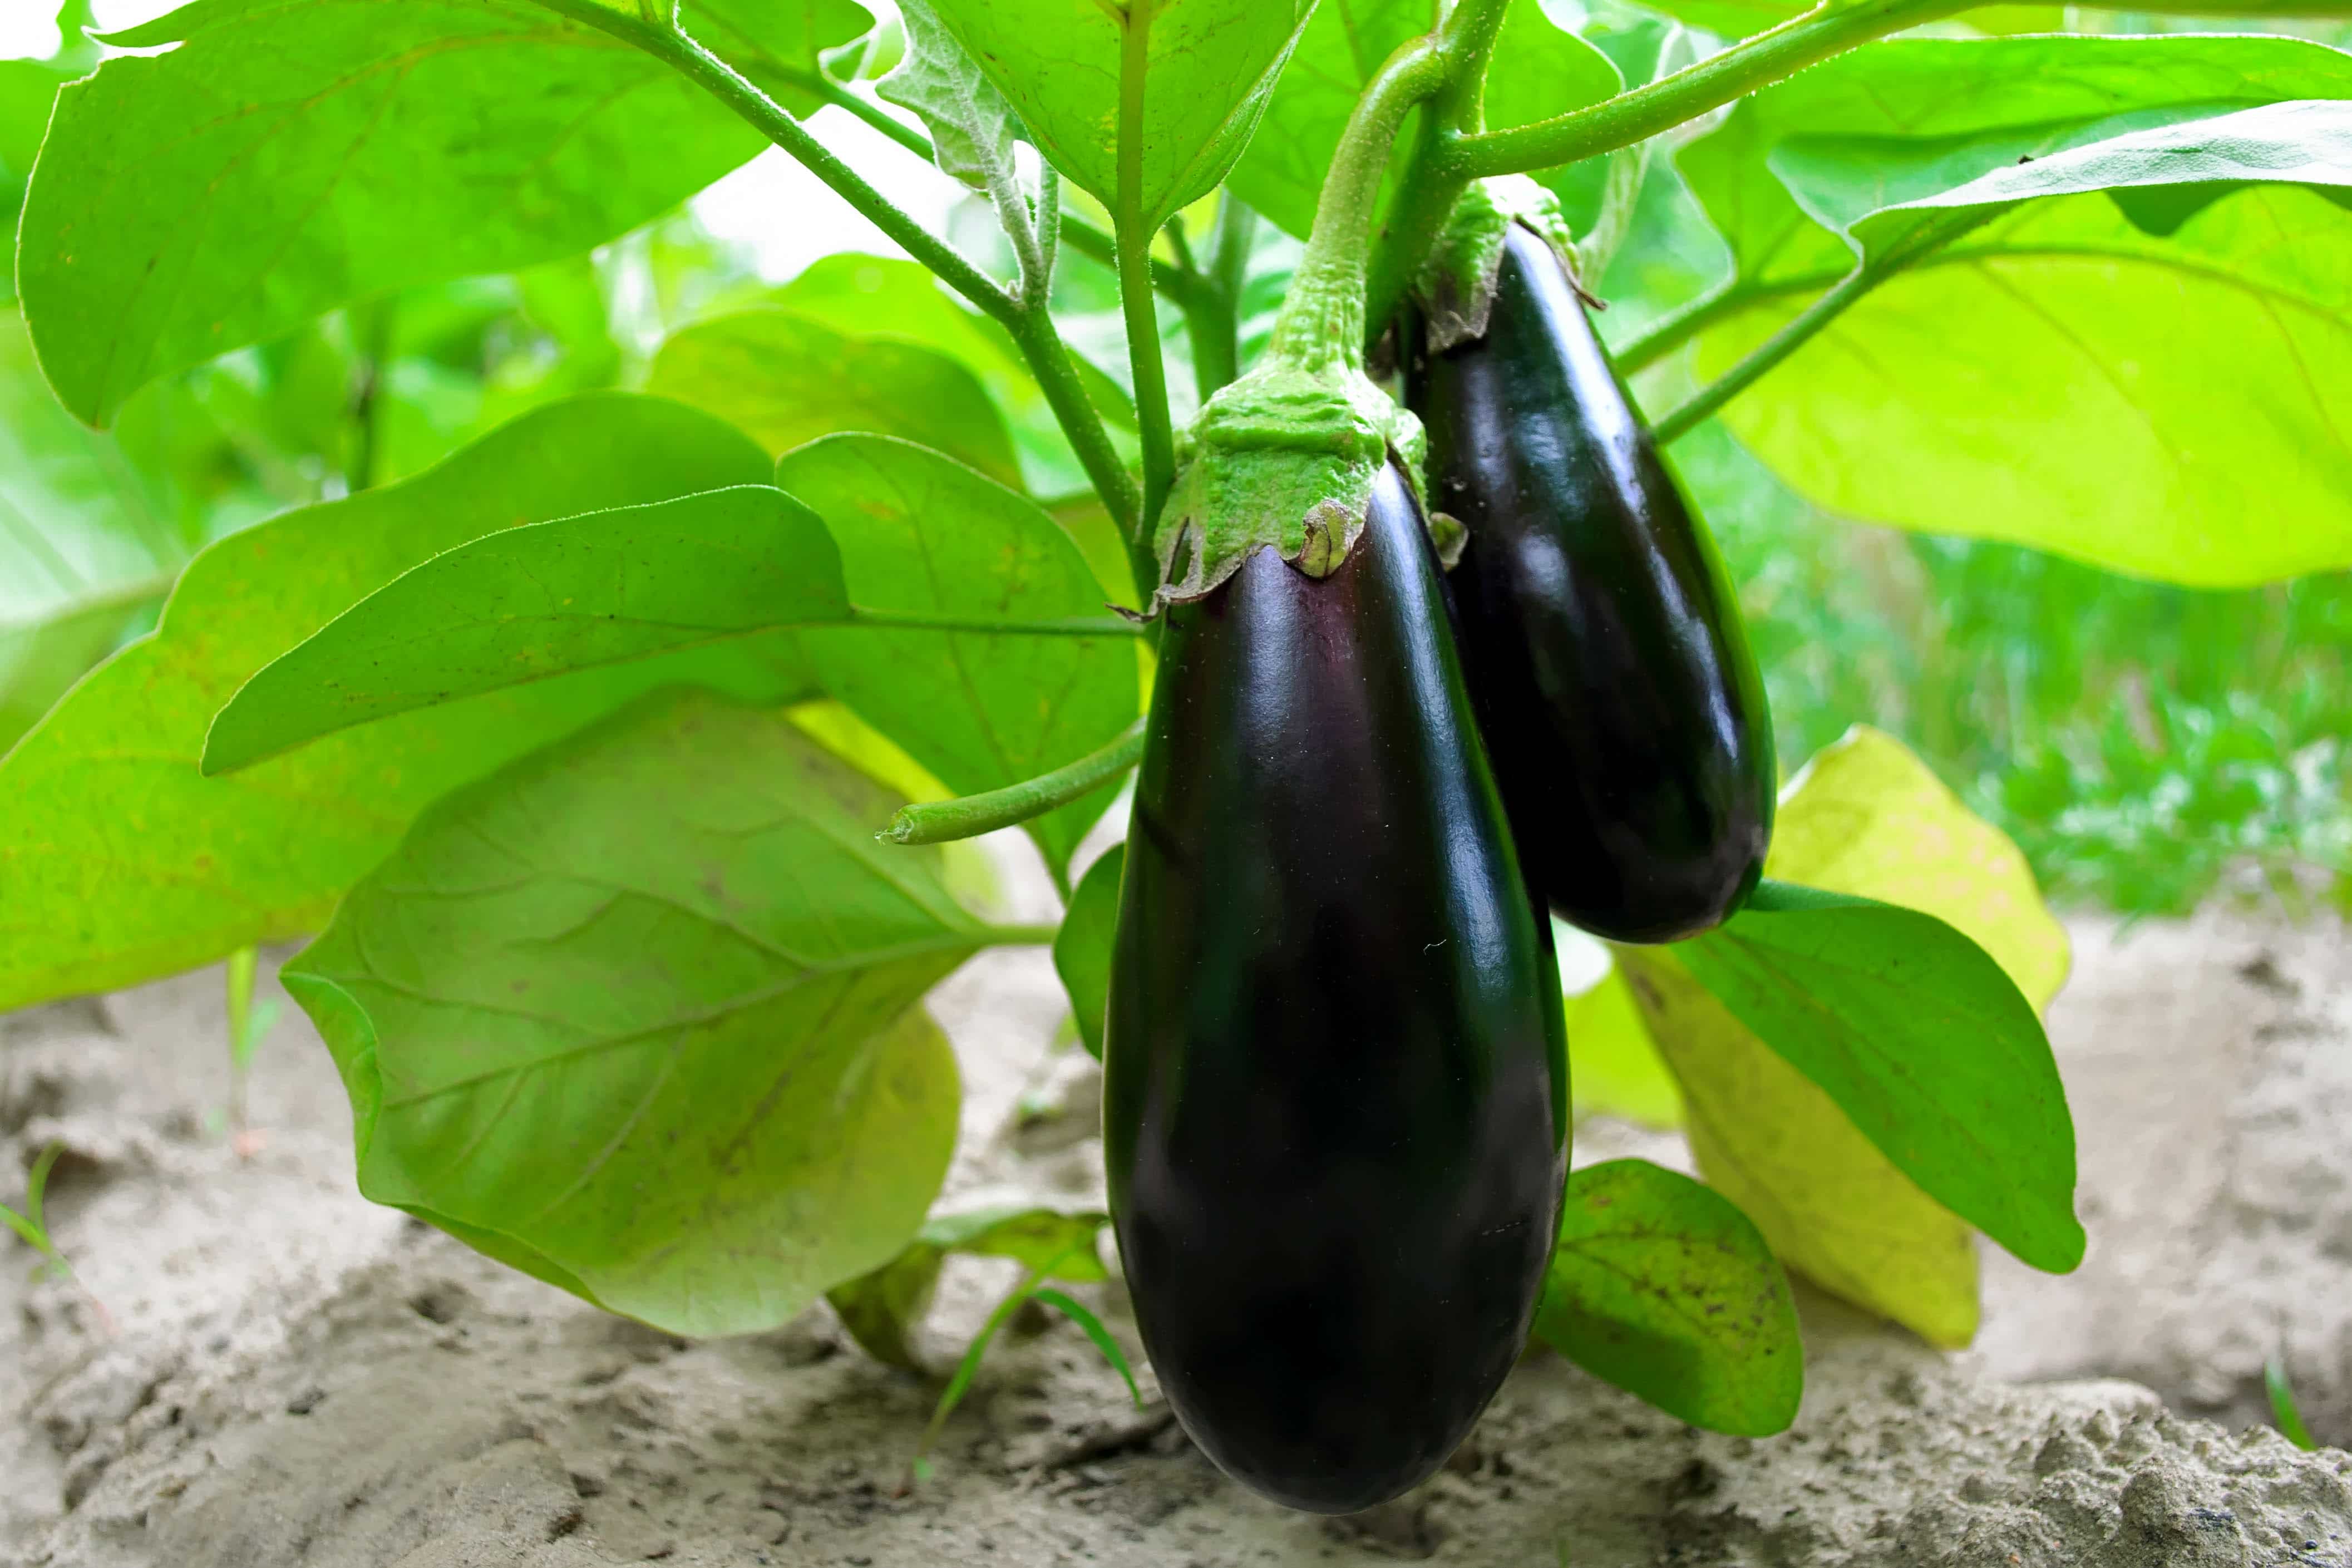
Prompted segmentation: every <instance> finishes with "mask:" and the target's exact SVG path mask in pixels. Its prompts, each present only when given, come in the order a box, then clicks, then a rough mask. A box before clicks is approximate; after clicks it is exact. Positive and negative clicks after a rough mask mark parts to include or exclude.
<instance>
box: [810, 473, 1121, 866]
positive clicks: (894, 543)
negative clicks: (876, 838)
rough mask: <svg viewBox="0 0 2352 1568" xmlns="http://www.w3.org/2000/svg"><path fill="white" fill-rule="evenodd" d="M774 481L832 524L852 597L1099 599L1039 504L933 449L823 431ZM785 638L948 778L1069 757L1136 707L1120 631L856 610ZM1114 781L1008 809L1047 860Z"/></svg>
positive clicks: (1072, 612) (1067, 610) (939, 601)
mask: <svg viewBox="0 0 2352 1568" xmlns="http://www.w3.org/2000/svg"><path fill="white" fill-rule="evenodd" d="M776 482H777V483H778V484H779V485H781V486H782V488H783V489H786V490H788V491H790V492H791V493H792V494H793V495H795V496H797V497H799V498H800V499H801V500H803V501H805V502H807V503H808V504H809V505H810V506H812V507H814V508H815V509H816V510H817V512H818V514H819V515H820V516H822V517H823V518H824V520H825V522H826V524H827V526H828V527H830V528H831V529H832V531H833V536H834V541H835V543H836V544H838V545H839V546H840V549H841V564H842V573H843V575H844V576H845V579H846V580H847V582H848V584H849V596H850V599H851V601H852V602H853V603H854V604H856V605H859V606H860V607H861V608H864V609H868V610H879V611H885V612H896V613H898V614H905V615H940V616H975V617H984V618H988V619H1002V620H1039V621H1044V620H1052V619H1055V618H1058V617H1063V616H1099V615H1100V614H1101V613H1102V591H1101V589H1100V587H1099V586H1098V585H1097V584H1096V582H1095V578H1094V574H1093V573H1092V572H1091V571H1089V570H1088V569H1087V563H1086V560H1085V558H1084V557H1083V556H1081V555H1080V554H1079V553H1078V550H1077V546H1076V545H1075V544H1073V543H1072V542H1070V537H1069V535H1068V534H1066V533H1065V532H1063V531H1062V530H1061V528H1060V526H1059V525H1057V524H1056V523H1055V521H1054V520H1053V519H1052V518H1051V517H1049V516H1047V515H1046V514H1045V512H1044V511H1042V510H1039V509H1038V507H1037V506H1036V504H1035V503H1034V502H1033V501H1030V500H1025V499H1024V498H1023V497H1021V496H1019V495H1016V494H1015V493H1013V491H1011V490H1009V489H1004V488H1003V487H1002V486H1000V485H997V484H994V483H992V482H991V481H990V480H988V479H985V478H983V477H982V476H981V475H979V474H976V473H974V472H972V471H971V469H970V468H964V467H962V466H961V465H960V464H957V463H955V462H953V461H950V459H949V458H945V457H942V456H940V454H939V453H937V452H932V451H927V450H925V449H924V448H922V447H916V446H911V445H909V444H908V443H907V442H904V441H894V440H889V439H887V438H885V437H879V436H833V437H826V438H825V439H824V440H822V441H818V442H814V443H813V444H812V445H810V446H806V447H801V448H800V449H799V450H797V451H795V452H793V453H790V454H788V455H787V456H786V457H785V458H784V459H783V461H782V463H780V464H779V465H778V466H777V470H776ZM799 637H800V643H801V647H803V649H804V650H805V651H806V653H807V655H808V658H809V661H810V663H811V665H812V666H813V667H814V668H815V670H816V672H817V676H818V679H819V680H820V681H821V682H822V683H823V685H824V689H825V690H827V691H828V692H830V693H832V694H833V695H834V696H835V697H837V698H839V699H840V700H842V701H843V702H845V703H846V704H847V705H848V706H849V707H850V708H851V709H853V710H856V712H857V714H858V715H859V717H861V718H863V719H864V720H865V721H866V722H867V723H869V724H871V725H873V726H874V727H875V728H876V729H877V730H879V731H882V732H883V733H884V734H886V735H887V736H889V737H890V739H891V740H893V741H895V742H898V744H899V745H901V746H903V747H905V748H906V749H907V752H908V754H909V755H911V756H912V757H914V758H915V760H916V761H917V762H919V763H922V764H923V766H925V767H926V768H929V770H930V771H931V772H932V773H935V774H937V775H938V776H939V777H940V780H941V781H942V782H944V783H945V784H947V785H948V787H949V788H950V789H952V790H954V791H955V792H956V793H957V794H958V795H976V794H978V793H980V792H981V791H982V790H991V789H1001V788H1003V786H1004V785H1006V784H1018V783H1020V782H1021V781H1022V780H1024V779H1029V778H1034V777H1035V776H1036V775H1038V774H1039V773H1048V772H1050V771H1052V770H1053V769H1055V768H1056V767H1059V766H1061V765H1062V764H1063V763H1067V762H1069V761H1071V760H1072V759H1074V758H1076V757H1081V756H1084V755H1085V754H1086V753H1087V752H1091V751H1093V750H1095V749H1096V748H1097V747H1098V746H1101V745H1103V744H1105V743H1107V742H1109V741H1110V740H1111V739H1112V738H1113V737H1114V736H1116V735H1117V734H1118V732H1119V731H1122V730H1124V729H1126V728H1127V727H1128V725H1129V724H1130V723H1132V722H1134V721H1135V716H1136V712H1137V710H1138V707H1139V692H1138V689H1137V688H1138V681H1137V678H1136V662H1135V661H1136V653H1135V648H1134V646H1133V643H1134V639H1133V638H1130V637H1024V636H1013V635H1001V634H994V635H992V634H988V633H982V632H929V631H898V630H882V629H876V628H866V627H854V626H853V627H842V628H838V629H818V630H811V631H806V632H803V633H801V634H799ZM1115 792H1116V786H1115V785H1106V786H1105V787H1104V788H1102V789H1100V790H1097V791H1096V792H1095V793H1094V794H1092V795H1087V797H1085V798H1084V799H1083V800H1079V801H1076V802H1073V803H1072V804H1071V805H1066V806H1063V807H1061V808H1060V809H1059V810H1057V811H1054V812H1051V813H1049V814H1048V815H1046V816H1041V817H1035V818H1033V819H1032V820H1030V821H1029V822H1028V823H1026V824H1024V826H1025V828H1026V829H1027V831H1028V832H1029V834H1030V835H1031V836H1032V837H1034V838H1035V839H1036V841H1037V844H1038V846H1039V847H1040V848H1042V849H1043V850H1044V851H1045V858H1046V859H1047V861H1048V862H1049V863H1050V864H1052V865H1054V866H1055V867H1057V868H1059V867H1063V866H1066V865H1067V864H1068V863H1069V857H1070V853H1071V851H1072V850H1074V849H1076V847H1077V844H1078V840H1079V839H1080V838H1082V837H1085V835H1086V830H1087V827H1088V826H1091V825H1092V824H1093V822H1094V820H1095V818H1097V816H1101V815H1102V812H1103V808H1104V807H1105V806H1107V805H1109V804H1110V799H1111V796H1112V795H1113V794H1114V793H1115ZM881 820H883V819H879V818H877V823H878V822H879V821H881ZM868 831H871V828H870V827H869V829H868Z"/></svg>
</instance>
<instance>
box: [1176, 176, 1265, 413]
mask: <svg viewBox="0 0 2352 1568" xmlns="http://www.w3.org/2000/svg"><path fill="white" fill-rule="evenodd" d="M1256 232H1257V215H1256V214H1255V213H1254V212H1252V211H1250V210H1249V208H1247V207H1245V206H1244V205H1242V204H1241V203H1240V202H1238V201H1235V200H1234V196H1233V193H1232V192H1230V191H1228V192H1227V193H1225V195H1223V196H1222V197H1220V198H1219V199H1218V203H1217V226H1216V231H1215V233H1214V234H1213V236H1212V237H1211V238H1210V241H1209V264H1208V267H1207V268H1206V269H1205V270H1203V271H1202V272H1201V273H1199V274H1198V275H1197V276H1198V277H1199V278H1200V280H1201V282H1202V288H1201V289H1199V290H1198V299H1197V300H1195V301H1194V302H1193V303H1192V304H1189V305H1186V306H1185V307H1184V331H1185V334H1186V337H1187V338H1188V340H1189V341H1190V342H1191V343H1192V383H1193V384H1194V385H1195V386H1196V387H1198V388H1199V390H1200V394H1201V401H1202V402H1203V403H1206V402H1207V401H1208V400H1209V399H1210V397H1211V396H1212V395H1214V394H1215V392H1216V390H1217V389H1218V388H1219V387H1221V386H1223V385H1224V384H1227V383H1228V382H1230V381H1232V380H1233V379H1234V377H1235V376H1237V375H1239V374H1241V360H1242V343H1241V310H1242V289H1243V286H1244V284H1245V283H1246V282H1247V281H1248V279H1249V258H1250V246H1251V243H1252V241H1253V240H1254V238H1255V236H1256Z"/></svg>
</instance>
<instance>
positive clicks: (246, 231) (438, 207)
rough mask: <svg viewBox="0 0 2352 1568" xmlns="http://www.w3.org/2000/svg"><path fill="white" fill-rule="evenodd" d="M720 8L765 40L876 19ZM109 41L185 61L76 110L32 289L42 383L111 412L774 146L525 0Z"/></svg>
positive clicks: (208, 2)
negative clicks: (177, 379) (167, 383)
mask: <svg viewBox="0 0 2352 1568" xmlns="http://www.w3.org/2000/svg"><path fill="white" fill-rule="evenodd" d="M715 15H716V16H728V17H741V18H746V19H748V22H747V25H746V26H743V27H740V28H739V29H737V31H739V32H741V33H744V34H754V33H756V34H757V35H758V36H759V37H761V38H762V39H765V40H767V42H768V44H769V45H770V47H781V41H780V40H778V39H777V38H776V37H775V36H774V35H775V34H776V33H778V32H779V31H783V32H791V31H793V29H795V28H796V27H799V26H807V25H810V24H814V25H816V26H820V27H823V26H834V27H845V28H846V31H844V32H843V33H842V34H841V37H838V38H829V37H825V36H824V33H823V32H819V33H817V34H816V35H814V37H813V39H812V41H813V42H840V41H842V40H843V39H845V38H846V37H853V36H855V34H856V31H857V30H858V26H862V22H863V18H862V16H860V15H859V14H857V13H856V10H855V8H854V7H850V6H847V5H840V4H824V5H817V6H815V7H813V8H812V7H803V6H798V5H795V6H781V5H780V6H764V7H763V6H758V5H751V4H749V3H748V0H727V3H726V4H725V5H722V6H720V7H719V12H718V13H716V14H715ZM696 20H698V12H697V11H696V10H695V8H693V7H691V6H690V7H688V22H689V23H690V24H691V23H693V22H695V21H696ZM853 22H854V23H855V24H856V25H852V24H853ZM113 41H115V42H117V43H119V44H123V45H128V46H133V47H142V48H149V47H153V46H156V45H162V44H177V45H178V46H179V47H176V48H173V49H172V50H170V51H169V52H168V53H163V54H142V55H130V56H118V57H116V58H111V59H109V60H108V61H107V62H106V63H105V64H104V65H102V66H101V67H100V68H99V70H98V72H97V74H96V75H95V76H93V77H91V78H89V79H88V80H85V81H81V82H77V83H75V84H73V85H71V86H69V87H68V88H67V89H65V90H64V91H63V92H61V93H60V94H59V95H58V112H57V119H56V121H55V123H54V125H53V127H52V128H51V131H50V133H49V137H48V141H47V145H46V147H45V148H44V150H43V152H42V154H41V159H40V163H39V165H38V167H37V169H36V171H35V173H34V177H33V183H32V188H31V191H30V193H29V194H28V195H27V197H26V205H25V217H24V226H23V236H22V244H21V249H20V251H19V258H18V274H17V276H18V281H19V286H20V288H21V289H22V290H23V293H24V297H25V301H26V314H27V315H28V316H29V317H30V319H31V321H32V323H33V330H34V340H35V342H37V344H38V346H39V348H40V353H41V363H42V366H43V368H44V369H45V370H46V371H47V373H48V376H49V379H50V381H51V382H52V384H55V385H56V387H57V388H58V395H60V396H61V397H62V398H63V399H64V400H65V403H66V405H67V406H68V408H71V409H72V410H73V411H74V413H76V414H77V415H79V416H81V417H82V418H84V419H86V420H89V421H90V422H92V423H103V422H104V421H105V420H107V419H108V418H109V417H110V416H112V414H113V413H114V411H115V410H116V409H117V408H118V407H120V406H121V404H122V401H123V399H124V398H126V397H128V396H129V395H131V392H132V391H133V390H135V389H136V388H137V387H138V386H139V385H140V384H142V383H143V382H145V381H147V380H149V379H150V378H152V377H153V376H156V375H158V374H163V373H164V372H166V371H170V370H174V369H178V368H180V367H183V366H185V365H190V364H194V363H198V362H200V361H202V360H205V359H209V358H211V357H212V356H213V355H215V354H217V353H221V352H222V351H224V350H226V349H231V348H236V347H238V346H240V345H242V344H245V343H249V342H257V341H258V340H260V339H263V338H267V337H268V336H271V335H272V334H274V333H277V332H279V331H285V330H286V329H288V328H290V327H293V326H295V325H297V324H298V323H299V322H301V321H306V320H308V319H310V317H312V316H315V315H317V314H318V313H319V312H320V311H321V310H327V309H329V308H331V307H332V306H335V305H339V304H342V303H344V302H346V301H350V300H358V299H362V298H365V297H367V296H370V295H374V294H379V293H383V292H384V291H386V290H390V289H400V288H404V287H407V286H410V285H413V284H418V283H425V282H431V281H436V280H438V279H448V278H458V277H463V276H466V275H468V274H472V273H478V272H492V271H501V270H506V269H509V268H517V267H522V266H527V265H530V264H531V263H535V262H540V261H545V260H551V259H552V258H557V257H560V256H564V255H568V254H571V253H572V252H576V251H580V250H584V249H586V248H587V247H590V246H592V245H595V244H597V243H599V242H600V241H603V240H606V239H610V238H612V237H614V236H615V235H618V234H620V233H622V232H623V231H625V230H626V229H628V228H630V227H632V226H635V225H636V224H639V223H642V222H644V221H645V220H646V219H648V218H650V217H652V216H655V215H656V214H658V213H660V212H662V211H664V210H666V209H667V208H668V207H671V206H673V205H676V204H677V202H678V201H680V200H681V199H683V198H684V197H686V196H688V195H692V194H693V193H694V192H695V191H697V190H699V189H700V188H702V187H703V186H704V185H706V184H709V183H710V182H711V181H712V180H714V179H716V178H718V177H719V175H720V174H725V173H726V172H727V171H728V170H730V169H731V168H733V167H735V166H736V165H737V164H739V163H742V162H744V161H745V160H746V159H748V158H750V157H751V155H752V154H753V153H755V152H757V151H758V150H759V146H760V139H759V137H758V136H757V135H756V134H755V133H754V132H752V131H751V128H750V127H748V126H746V125H745V124H743V123H742V122H741V121H739V120H737V119H736V118H735V117H734V116H733V115H732V114H730V112H729V111H728V110H725V109H724V108H723V107H721V106H720V105H719V103H718V102H716V101H715V100H712V99H710V98H709V97H708V96H707V95H705V94H704V93H702V92H701V91H700V89H698V88H696V87H695V86H694V85H693V84H691V83H690V82H688V81H687V80H686V79H684V78H683V77H680V76H678V75H677V73H675V72H673V71H671V70H670V69H669V68H667V67H666V66H664V65H662V64H661V63H660V62H658V61H656V60H655V59H654V58H651V57H650V56H647V55H646V54H644V53H641V52H640V51H638V50H635V49H634V48H632V47H629V46H628V45H626V44H624V43H622V42H621V41H620V40H619V39H617V38H614V37H609V36H608V35H606V34H604V33H602V32H599V31H597V30H595V29H594V28H592V27H589V26H585V25H583V24H581V23H578V22H574V21H571V20H567V19H566V18H564V17H562V16H558V15H556V14H555V13H554V12H552V11H550V10H548V9H546V8H544V7H542V6H541V5H535V4H532V3H530V0H406V3H404V4H402V5H393V6H386V5H383V4H381V3H380V0H197V3H196V4H194V5H187V6H184V7H183V8H182V9H180V10H178V11H176V12H174V13H173V14H172V15H171V16H166V17H163V19H161V20H159V21H156V22H152V23H149V24H147V25H145V26H140V27H136V28H132V29H131V30H130V31H128V32H125V33H122V34H120V35H117V36H116V37H115V38H114V40H113ZM805 101H813V100H804V102H805Z"/></svg>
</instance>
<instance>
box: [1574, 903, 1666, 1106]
mask: <svg viewBox="0 0 2352 1568" xmlns="http://www.w3.org/2000/svg"><path fill="white" fill-rule="evenodd" d="M1562 931H1567V932H1568V933H1569V936H1570V939H1572V940H1574V941H1577V942H1591V941H1592V939H1591V937H1588V936H1585V935H1583V934H1582V933H1581V932H1577V931H1570V928H1568V927H1566V926H1562V925H1560V924H1559V922H1558V921H1554V922H1553V932H1554V937H1555V940H1559V933H1560V932H1562ZM1565 1004H1566V1008H1567V1022H1568V1086H1569V1094H1570V1098H1571V1099H1572V1100H1573V1101H1574V1104H1575V1107H1576V1119H1577V1120H1578V1121H1583V1120H1584V1119H1585V1118H1586V1117H1588V1116H1613V1117H1616V1118H1618V1119H1619V1120H1621V1121H1632V1122H1634V1123H1637V1124H1639V1125H1641V1126H1643V1127H1659V1128H1665V1127H1679V1126H1681V1125H1682V1121H1683V1101H1682V1095H1681V1093H1680V1092H1679V1091H1678V1090H1677V1089H1675V1079H1674V1075H1673V1074H1672V1073H1671V1072H1669V1071H1668V1070H1667V1069H1666V1063H1665V1058H1663V1057H1661V1056H1659V1055H1658V1047H1657V1044H1656V1042H1655V1041H1654V1040H1652V1039H1651V1038H1650V1028H1649V1026H1648V1025H1647V1024H1644V1023H1643V1021H1642V1010H1641V1007H1640V1005H1639V1004H1638V1003H1636V1002H1635V1001H1634V999H1633V987H1632V986H1630V985H1628V984H1626V981H1625V971H1624V969H1623V967H1622V965H1620V964H1617V963H1610V965H1609V967H1608V968H1607V969H1606V970H1604V971H1603V972H1602V973H1601V978H1600V979H1598V980H1597V981H1594V982H1593V983H1592V984H1590V985H1588V986H1586V987H1585V988H1583V989H1582V990H1580V991H1572V992H1569V993H1568V994H1567V995H1566V997H1565Z"/></svg>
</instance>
